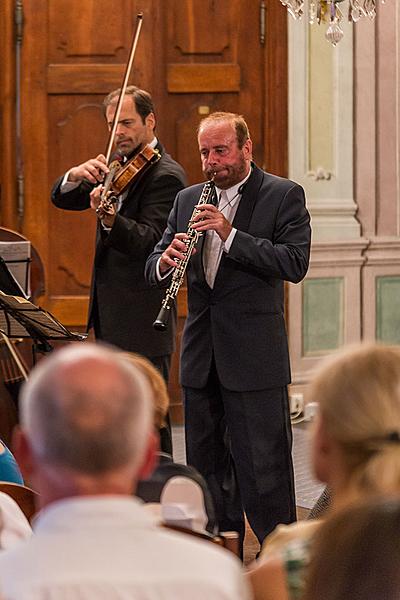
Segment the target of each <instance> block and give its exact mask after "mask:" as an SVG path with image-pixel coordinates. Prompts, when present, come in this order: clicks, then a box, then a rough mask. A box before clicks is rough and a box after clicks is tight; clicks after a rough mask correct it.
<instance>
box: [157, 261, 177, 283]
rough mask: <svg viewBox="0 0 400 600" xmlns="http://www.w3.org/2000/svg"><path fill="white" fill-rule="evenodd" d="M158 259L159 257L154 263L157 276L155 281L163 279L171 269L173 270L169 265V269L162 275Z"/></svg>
mask: <svg viewBox="0 0 400 600" xmlns="http://www.w3.org/2000/svg"><path fill="white" fill-rule="evenodd" d="M160 260H161V258H159V259H158V261H157V263H156V277H157V281H162V280H163V279H166V278H167V277H168V276H169V275H170V274H171V271H173V270H174V267H171V268H170V269H168V271H166V272H165V273H164V274H163V275H162V274H161V271H160Z"/></svg>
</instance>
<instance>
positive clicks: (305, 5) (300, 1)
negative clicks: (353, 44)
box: [281, 0, 385, 46]
mask: <svg viewBox="0 0 400 600" xmlns="http://www.w3.org/2000/svg"><path fill="white" fill-rule="evenodd" d="M344 2H345V0H281V3H282V4H283V6H286V8H287V9H288V12H289V13H290V14H291V15H292V17H294V18H295V19H300V18H301V16H302V15H303V13H304V12H305V11H307V13H308V20H309V23H310V24H311V25H312V24H314V23H318V25H319V24H320V23H326V24H327V29H326V33H325V37H326V39H327V40H328V41H329V42H331V44H333V45H334V46H336V44H337V43H338V42H340V40H341V39H342V37H343V29H342V28H341V26H340V23H341V21H342V20H343V19H344V12H347V15H348V20H349V21H352V22H356V21H358V20H359V19H361V18H362V17H369V18H370V19H374V18H375V16H376V4H377V0H346V4H347V5H348V8H347V11H346V10H345V9H344V8H343V6H345V4H344ZM381 2H382V4H384V3H385V0H381Z"/></svg>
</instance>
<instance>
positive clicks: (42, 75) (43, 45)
mask: <svg viewBox="0 0 400 600" xmlns="http://www.w3.org/2000/svg"><path fill="white" fill-rule="evenodd" d="M46 11H47V0H35V1H34V2H32V1H31V2H24V38H23V51H22V86H21V91H22V136H23V153H24V178H25V196H24V204H25V209H24V218H23V228H22V232H23V234H24V235H25V236H26V237H27V238H28V239H29V240H31V241H32V243H33V244H34V246H35V247H36V249H37V251H38V252H39V255H40V257H41V259H42V261H43V263H44V265H45V274H46V287H47V286H48V283H49V282H48V265H49V256H50V232H49V193H48V170H47V168H48V120H47V93H46V59H47V19H46Z"/></svg>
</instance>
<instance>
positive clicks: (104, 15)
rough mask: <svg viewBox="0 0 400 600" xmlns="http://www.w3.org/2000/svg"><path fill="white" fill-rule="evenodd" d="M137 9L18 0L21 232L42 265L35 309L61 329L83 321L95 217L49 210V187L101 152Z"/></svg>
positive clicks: (129, 4)
mask: <svg viewBox="0 0 400 600" xmlns="http://www.w3.org/2000/svg"><path fill="white" fill-rule="evenodd" d="M143 4H145V5H146V8H147V10H148V8H149V3H148V2H147V3H145V2H143V1H142V2H139V1H138V2H133V1H132V0H113V1H107V2H105V1H104V0H100V1H99V0H96V1H89V0H88V1H87V2H85V3H83V4H82V3H81V2H80V1H79V0H56V1H52V2H50V1H49V0H40V1H39V2H37V0H25V2H24V10H25V21H26V26H25V39H24V46H25V48H26V52H25V55H24V58H25V60H24V72H25V73H27V74H28V73H29V76H28V77H26V79H25V87H24V97H25V98H30V97H31V95H32V98H33V106H34V111H30V110H28V109H27V107H25V110H24V132H25V137H26V140H25V146H26V147H30V148H33V147H34V148H35V152H34V153H32V152H31V153H30V157H29V164H28V165H27V166H26V191H27V193H26V215H25V226H24V232H25V234H26V235H27V236H28V237H29V238H30V239H31V240H32V241H33V242H34V243H35V245H36V246H38V249H39V252H40V254H41V256H42V258H43V259H44V262H45V264H46V267H47V269H46V270H47V279H48V285H47V295H46V298H45V299H44V300H43V302H42V304H43V305H44V306H45V307H46V308H47V309H48V310H50V311H51V312H53V313H54V314H55V315H56V316H57V317H58V318H60V320H61V321H62V322H63V323H64V324H65V325H68V326H83V325H84V324H85V323H86V318H87V300H88V292H89V288H90V277H91V268H92V260H93V240H94V233H95V226H96V219H95V217H94V215H93V214H91V212H90V211H84V212H69V211H62V210H60V209H57V208H55V207H53V206H52V205H51V203H50V199H49V196H50V189H51V185H52V183H53V182H54V181H55V179H56V178H57V177H58V176H60V175H61V174H62V173H63V172H65V170H66V169H67V168H68V167H70V166H72V165H76V164H79V163H80V162H83V161H84V160H87V159H88V158H90V157H93V156H97V154H99V153H101V152H104V150H105V146H106V140H107V130H106V127H105V122H104V117H103V115H102V110H101V103H102V100H103V98H104V96H105V95H106V94H107V93H108V92H109V91H111V90H112V89H115V88H116V87H119V86H120V85H121V83H122V79H123V73H124V71H125V63H126V60H127V57H128V54H129V48H130V44H131V38H132V33H133V30H134V27H135V26H136V15H137V12H139V10H140V9H141V8H143ZM139 5H142V6H139ZM147 37H148V38H151V28H148V30H147ZM144 39H145V36H141V39H140V43H139V46H138V52H137V59H135V63H134V69H133V73H132V80H133V81H134V83H137V84H138V85H142V82H141V81H140V79H141V78H144V75H143V74H144V72H145V59H146V51H145V50H144V48H143V44H142V42H143V41H144ZM141 45H142V50H140V48H141ZM145 47H146V46H145ZM147 49H148V43H147ZM36 150H37V151H36ZM34 173H37V176H33V174H34Z"/></svg>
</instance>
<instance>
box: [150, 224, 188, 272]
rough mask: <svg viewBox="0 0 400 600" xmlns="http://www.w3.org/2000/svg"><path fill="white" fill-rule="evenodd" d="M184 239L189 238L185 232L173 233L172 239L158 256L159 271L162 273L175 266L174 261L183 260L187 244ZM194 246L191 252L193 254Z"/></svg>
mask: <svg viewBox="0 0 400 600" xmlns="http://www.w3.org/2000/svg"><path fill="white" fill-rule="evenodd" d="M185 240H189V236H188V234H187V233H177V234H175V237H174V239H173V240H172V242H171V243H170V245H169V246H168V248H166V249H165V250H164V252H163V253H162V254H161V257H160V263H159V269H160V273H161V274H163V273H165V272H166V271H168V270H169V269H170V268H171V267H176V264H177V263H176V261H177V260H178V259H179V260H184V259H185V255H186V251H187V245H186V244H185ZM195 252H196V248H193V252H192V254H195Z"/></svg>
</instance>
